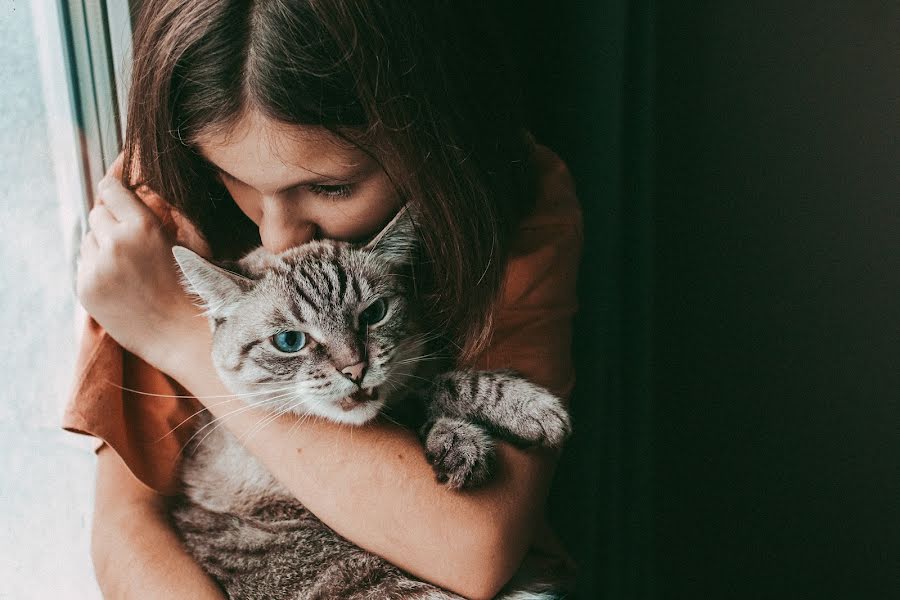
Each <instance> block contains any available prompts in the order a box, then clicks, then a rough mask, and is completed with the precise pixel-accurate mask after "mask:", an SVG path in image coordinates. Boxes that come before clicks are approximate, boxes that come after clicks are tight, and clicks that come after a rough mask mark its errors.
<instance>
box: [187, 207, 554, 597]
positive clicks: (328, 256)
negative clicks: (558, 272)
mask: <svg viewBox="0 0 900 600" xmlns="http://www.w3.org/2000/svg"><path fill="white" fill-rule="evenodd" d="M412 248H414V235H412V233H411V230H410V228H409V223H408V221H407V222H406V226H405V227H404V225H403V224H402V223H401V224H400V225H398V224H397V222H395V223H394V224H393V226H392V228H391V232H390V235H388V236H386V237H385V238H383V239H379V240H378V241H377V242H373V243H371V244H370V245H368V246H366V247H364V248H357V247H354V246H351V245H349V244H344V243H340V242H314V243H312V244H308V245H306V246H304V247H302V248H298V249H294V250H291V251H288V252H286V253H284V254H282V255H279V256H272V255H269V254H267V253H265V252H264V251H257V252H255V253H253V254H251V255H249V256H248V257H246V258H245V259H243V260H242V261H241V262H240V263H239V264H238V265H236V267H235V269H236V270H237V271H240V273H241V274H239V275H238V274H235V273H230V272H227V271H224V270H222V269H220V268H218V267H215V266H213V265H211V264H209V263H206V262H205V261H203V260H202V259H200V258H199V257H197V256H196V255H193V253H190V252H189V251H187V250H185V249H176V258H177V259H178V262H179V264H180V266H181V268H182V270H183V271H184V274H185V277H186V279H187V280H188V281H189V282H190V287H191V288H192V290H193V291H195V292H196V293H197V294H198V295H199V296H200V297H201V298H202V299H203V300H204V302H205V304H206V306H207V308H208V315H209V317H210V323H211V325H212V327H213V362H214V363H215V365H216V368H217V370H218V372H219V374H220V376H221V377H222V380H223V382H224V383H225V384H226V385H227V386H228V387H229V388H230V389H232V390H233V391H234V392H236V393H238V394H241V395H242V396H244V398H245V399H246V401H247V402H248V403H249V404H253V405H255V406H257V407H259V408H262V409H264V410H266V411H267V412H268V413H269V414H272V415H273V416H274V415H275V414H280V413H287V412H291V413H294V414H300V415H305V414H313V415H318V416H320V417H324V418H327V419H331V420H334V421H338V422H343V423H348V424H350V425H360V424H363V423H365V422H367V421H369V420H371V419H373V418H375V417H377V416H378V415H379V414H381V413H383V412H392V413H393V414H395V415H399V414H403V415H406V418H412V419H414V422H408V423H407V424H409V425H411V426H415V427H417V428H418V429H419V430H420V432H421V434H422V437H423V440H424V443H425V452H426V456H427V457H428V460H429V462H431V464H432V465H433V466H434V469H435V472H436V474H437V477H438V479H439V480H440V481H442V482H445V483H446V484H447V485H448V486H449V487H451V488H455V489H459V488H464V487H469V486H474V485H478V484H480V483H483V482H484V481H486V480H487V479H488V478H489V477H490V475H491V466H492V459H493V445H492V441H491V436H490V435H489V434H495V435H499V436H500V437H503V438H505V439H508V440H511V441H514V442H516V443H519V444H522V445H541V446H546V447H558V446H560V445H561V444H562V442H563V441H564V439H565V437H566V435H567V434H568V432H569V421H568V416H567V414H566V412H565V410H564V408H563V407H562V404H561V403H560V402H559V400H558V399H556V398H555V397H554V396H552V395H551V394H550V393H549V392H547V391H546V390H544V389H542V388H540V387H538V386H535V385H533V384H531V383H529V382H528V381H526V380H524V379H522V378H521V377H518V376H517V375H515V374H513V373H510V372H470V371H454V372H449V373H443V374H439V375H437V376H435V375H434V373H433V370H434V369H430V370H429V369H428V368H426V367H425V365H429V364H433V363H431V362H429V361H428V360H426V358H427V357H426V352H427V349H428V343H427V342H428V336H427V332H422V331H420V330H419V329H418V328H417V323H418V322H419V320H418V318H417V316H416V310H415V305H414V303H413V302H411V301H410V300H409V298H410V297H411V290H410V278H409V272H408V269H407V268H406V267H407V266H408V264H409V260H410V259H411V253H412ZM410 408H412V409H413V410H406V409H410ZM409 415H419V416H418V417H415V416H413V417H409ZM257 435H265V429H264V427H262V428H261V429H260V431H259V432H258V433H257ZM181 479H182V482H183V483H184V493H183V495H182V496H181V497H180V498H179V499H178V500H177V501H176V502H175V503H174V505H173V508H172V512H171V515H172V519H173V523H174V525H175V528H176V530H177V531H178V532H179V535H180V536H181V537H182V539H183V541H184V542H185V545H186V546H187V548H188V549H189V551H190V552H191V553H192V555H193V556H194V557H195V558H197V560H198V561H199V562H200V564H201V565H202V566H203V568H204V569H205V570H206V571H207V572H208V573H210V574H211V575H212V576H213V577H214V578H215V579H216V580H217V581H218V582H219V584H220V585H221V586H222V587H223V588H224V589H225V591H226V592H227V593H228V595H229V597H231V598H248V599H250V598H253V599H256V598H259V599H263V598H265V599H272V600H278V599H282V598H284V599H290V600H301V599H303V600H307V599H309V600H312V599H314V598H315V599H320V598H321V599H326V598H328V599H330V598H347V599H359V600H362V599H366V600H383V599H393V598H397V599H399V598H419V599H425V598H427V599H434V600H446V599H451V598H452V599H456V598H459V596H457V595H455V594H452V593H450V592H447V591H445V590H441V589H440V588H437V587H435V586H433V585H430V584H427V583H424V582H421V581H419V580H417V579H415V578H413V577H411V576H409V575H407V574H406V573H404V572H402V571H401V570H399V569H397V568H396V567H394V566H393V565H391V564H389V563H388V562H387V561H385V560H383V559H382V558H380V557H378V556H375V555H373V554H370V553H368V552H366V551H364V550H362V549H360V548H358V547H356V546H355V545H353V544H352V543H350V542H349V541H347V540H345V539H343V538H341V537H340V536H338V535H337V534H336V533H335V532H333V531H332V530H331V529H330V528H328V527H327V526H326V525H324V524H323V523H322V522H321V521H319V520H318V519H317V518H316V517H315V516H314V515H313V514H312V513H310V512H309V511H307V510H306V509H305V508H304V507H303V506H302V505H301V503H300V502H299V501H298V500H297V499H296V498H295V497H294V496H293V495H292V494H291V493H290V492H288V491H287V490H286V489H285V488H284V487H283V486H282V485H281V484H280V483H278V482H277V481H276V480H275V479H274V478H273V477H272V476H271V475H270V474H269V473H268V472H267V471H266V469H265V468H264V467H263V466H262V465H261V464H260V463H259V462H258V461H257V460H256V459H255V458H254V457H252V456H251V455H250V454H249V453H248V452H247V451H246V450H245V449H244V447H243V446H242V445H241V444H240V442H239V441H238V440H237V439H235V438H234V437H233V436H232V434H231V433H229V432H228V431H227V429H226V428H224V427H221V426H217V424H215V423H210V422H209V421H207V420H204V421H203V422H202V423H200V425H199V429H198V433H197V435H195V437H194V438H193V441H192V443H191V445H190V446H189V447H188V448H187V449H186V452H185V455H184V459H183V460H182V464H181ZM461 525H463V526H464V524H461ZM526 587H528V589H530V590H532V591H530V592H529V591H525V590H524V589H523V588H519V589H518V591H515V590H512V589H511V590H510V591H509V592H508V593H505V594H503V595H502V596H501V597H503V598H510V599H512V598H516V599H522V600H525V599H527V598H534V599H539V598H551V597H553V596H550V595H545V594H543V593H542V592H543V591H545V590H547V589H548V586H547V585H545V584H535V585H530V586H526Z"/></svg>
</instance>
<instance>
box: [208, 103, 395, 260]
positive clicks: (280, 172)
mask: <svg viewBox="0 0 900 600" xmlns="http://www.w3.org/2000/svg"><path fill="white" fill-rule="evenodd" d="M199 147H200V151H201V153H202V154H203V156H204V157H206V159H207V160H208V161H209V162H210V163H212V164H213V165H214V166H215V167H216V168H217V169H218V171H219V177H220V178H221V181H222V183H223V184H224V185H225V187H226V188H227V189H228V191H229V193H230V194H231V197H232V198H234V200H235V202H237V205H238V206H239V207H240V209H241V210H242V211H243V212H244V214H246V215H247V216H248V217H249V218H250V219H251V220H252V221H253V222H254V223H256V225H257V226H258V227H259V235H260V238H261V239H262V244H263V246H264V247H265V248H266V249H267V250H269V251H270V252H273V253H279V252H282V251H284V250H286V249H288V248H290V247H292V246H297V245H300V244H304V243H306V242H308V241H310V240H312V239H315V238H328V239H335V240H344V241H358V240H363V239H365V238H368V237H371V236H373V235H374V234H376V233H378V232H379V231H380V230H381V229H382V228H383V227H384V225H386V224H387V222H388V221H390V220H391V218H392V217H393V216H394V215H395V214H396V212H397V210H398V209H399V208H400V200H399V198H398V196H397V193H396V191H395V189H394V187H393V185H392V184H391V182H390V180H389V179H388V177H387V174H386V173H385V172H384V170H383V169H382V168H381V167H380V166H379V165H378V163H377V162H375V161H374V160H373V159H372V158H371V157H369V156H368V155H367V154H366V153H365V152H363V151H362V150H360V149H358V148H355V147H353V146H350V145H349V144H348V143H346V142H343V140H340V139H339V138H337V137H336V136H334V135H333V134H331V133H329V132H328V131H326V130H324V129H322V128H318V127H312V126H309V127H306V126H303V127H301V126H288V125H284V124H280V123H274V122H272V121H270V120H267V119H265V118H263V117H261V116H259V115H256V114H252V115H250V116H247V117H245V118H244V119H242V120H241V122H240V123H239V124H238V126H237V127H236V128H234V129H233V130H232V131H230V132H229V133H228V134H227V135H221V136H207V137H205V138H203V139H202V140H201V141H200V144H199Z"/></svg>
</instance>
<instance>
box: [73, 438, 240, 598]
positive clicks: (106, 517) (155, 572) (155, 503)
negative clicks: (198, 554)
mask: <svg viewBox="0 0 900 600" xmlns="http://www.w3.org/2000/svg"><path fill="white" fill-rule="evenodd" d="M91 557H92V559H93V561H94V572H95V573H96V576H97V582H98V583H99V585H100V589H101V591H102V592H103V597H104V598H110V599H120V598H123V599H124V598H136V599H137V598H197V599H198V600H224V598H225V596H224V595H223V594H222V592H221V591H220V589H219V587H218V586H217V585H216V584H215V582H213V580H212V579H210V578H209V576H208V575H206V573H204V571H203V569H201V568H200V565H198V564H197V563H196V562H195V561H194V560H193V559H192V558H191V556H190V555H189V554H188V553H187V552H186V551H185V550H184V548H183V547H182V546H181V543H180V542H179V540H178V538H177V537H176V536H175V532H174V531H172V528H171V527H170V526H169V524H168V522H167V520H166V517H165V508H164V501H163V498H162V497H161V496H160V495H159V494H157V493H156V492H154V491H153V490H150V489H149V488H147V487H146V486H144V484H142V483H140V482H139V481H138V480H137V479H135V478H134V475H132V474H131V472H130V471H129V470H128V467H126V466H125V463H123V462H122V459H121V458H119V456H118V454H116V453H115V452H114V451H113V450H111V449H110V448H109V447H108V446H103V447H102V448H101V449H100V451H99V452H98V454H97V487H96V495H95V499H94V525H93V530H92V534H91Z"/></svg>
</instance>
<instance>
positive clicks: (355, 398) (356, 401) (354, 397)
mask: <svg viewBox="0 0 900 600" xmlns="http://www.w3.org/2000/svg"><path fill="white" fill-rule="evenodd" d="M375 400H378V388H377V387H374V388H360V389H358V390H357V391H355V392H353V393H352V394H350V395H349V396H347V397H346V398H341V400H339V401H338V404H339V405H340V407H341V410H343V411H344V412H349V411H351V410H353V409H354V408H356V407H358V406H361V405H363V404H367V403H369V402H373V401H375Z"/></svg>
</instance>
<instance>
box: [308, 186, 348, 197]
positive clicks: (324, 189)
mask: <svg viewBox="0 0 900 600" xmlns="http://www.w3.org/2000/svg"><path fill="white" fill-rule="evenodd" d="M309 191H311V192H312V193H313V194H316V195H317V196H325V197H326V198H346V197H348V196H349V195H350V193H351V192H352V191H353V188H352V186H351V185H350V184H348V183H342V184H340V185H320V184H317V183H314V184H311V185H310V186H309Z"/></svg>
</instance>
